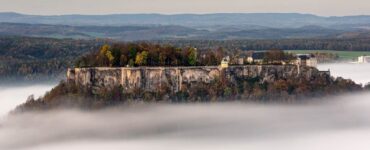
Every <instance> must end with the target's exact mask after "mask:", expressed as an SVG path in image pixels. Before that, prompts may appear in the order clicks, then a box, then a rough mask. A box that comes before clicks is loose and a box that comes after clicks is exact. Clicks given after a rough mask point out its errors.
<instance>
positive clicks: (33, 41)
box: [0, 36, 104, 81]
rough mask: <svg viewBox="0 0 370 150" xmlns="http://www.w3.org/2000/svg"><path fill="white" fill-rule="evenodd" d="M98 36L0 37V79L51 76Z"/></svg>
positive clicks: (87, 49)
mask: <svg viewBox="0 0 370 150" xmlns="http://www.w3.org/2000/svg"><path fill="white" fill-rule="evenodd" d="M103 43H104V41H101V40H90V41H86V40H72V39H63V40H60V39H51V38H29V37H13V36H12V37H0V80H2V81H4V80H15V79H23V80H52V79H53V78H56V77H57V76H60V75H61V74H64V71H65V70H66V68H67V67H70V66H72V65H73V62H74V61H75V59H76V58H78V57H79V56H80V55H83V54H84V53H88V52H90V51H92V50H95V49H97V48H98V47H100V46H101V45H102V44H103Z"/></svg>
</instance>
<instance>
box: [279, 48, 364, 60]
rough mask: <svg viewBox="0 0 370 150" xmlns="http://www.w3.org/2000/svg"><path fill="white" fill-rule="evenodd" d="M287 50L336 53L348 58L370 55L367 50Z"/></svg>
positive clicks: (306, 52)
mask: <svg viewBox="0 0 370 150" xmlns="http://www.w3.org/2000/svg"><path fill="white" fill-rule="evenodd" d="M286 52H291V53H295V54H308V53H316V52H323V53H334V54H337V55H338V56H339V58H340V59H347V60H355V59H357V58H358V57H359V56H362V55H368V56H370V52H365V51H334V50H286Z"/></svg>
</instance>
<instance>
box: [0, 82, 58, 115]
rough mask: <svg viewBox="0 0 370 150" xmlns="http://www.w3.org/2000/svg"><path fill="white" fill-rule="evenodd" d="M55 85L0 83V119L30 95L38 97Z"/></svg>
mask: <svg viewBox="0 0 370 150" xmlns="http://www.w3.org/2000/svg"><path fill="white" fill-rule="evenodd" d="M54 86H55V85H46V84H45V85H28V86H13V87H8V86H1V85H0V119H1V118H2V117H3V116H5V115H6V114H8V112H9V111H11V110H13V109H14V108H15V107H16V106H18V105H20V104H22V103H24V102H25V101H26V100H27V98H28V96H30V95H34V96H35V98H38V97H40V96H42V95H44V94H45V92H46V91H48V90H51V89H52V88H53V87H54Z"/></svg>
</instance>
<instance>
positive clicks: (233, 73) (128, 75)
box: [67, 65, 329, 93]
mask: <svg viewBox="0 0 370 150" xmlns="http://www.w3.org/2000/svg"><path fill="white" fill-rule="evenodd" d="M222 74H223V75H225V76H226V77H227V78H228V79H230V80H231V81H233V82H236V81H235V79H236V78H255V77H259V78H261V79H263V80H262V81H263V82H274V81H276V80H277V79H287V78H304V79H307V80H309V79H310V78H312V77H315V76H321V75H327V76H329V74H328V72H320V71H318V70H317V69H316V68H311V67H297V66H293V65H285V66H283V65H281V66H273V65H271V66H270V65H245V66H231V67H228V68H220V67H217V66H200V67H137V68H75V69H68V72H67V81H68V82H70V83H75V84H78V85H83V86H87V87H89V88H91V89H92V91H93V93H94V92H96V91H99V90H100V89H101V88H108V89H111V88H113V87H116V86H119V85H121V86H122V87H123V89H124V90H125V91H128V92H129V91H132V90H135V89H140V90H144V91H150V92H154V91H157V90H158V89H160V88H161V87H163V86H166V87H168V88H169V89H170V91H171V92H178V91H180V90H181V88H182V86H183V85H191V84H196V83H210V82H212V81H213V80H215V79H216V78H218V77H220V76H221V75H222Z"/></svg>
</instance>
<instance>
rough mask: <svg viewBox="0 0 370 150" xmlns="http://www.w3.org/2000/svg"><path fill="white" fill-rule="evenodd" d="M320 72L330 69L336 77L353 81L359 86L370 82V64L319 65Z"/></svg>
mask: <svg viewBox="0 0 370 150" xmlns="http://www.w3.org/2000/svg"><path fill="white" fill-rule="evenodd" d="M318 69H319V70H328V69H330V71H331V74H332V75H333V76H335V77H339V76H340V77H343V78H346V79H352V80H353V81H355V82H356V83H358V84H363V85H365V84H367V83H369V82H370V64H353V63H330V64H319V65H318Z"/></svg>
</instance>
